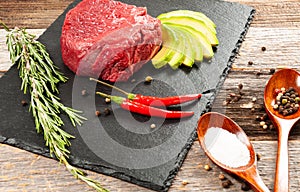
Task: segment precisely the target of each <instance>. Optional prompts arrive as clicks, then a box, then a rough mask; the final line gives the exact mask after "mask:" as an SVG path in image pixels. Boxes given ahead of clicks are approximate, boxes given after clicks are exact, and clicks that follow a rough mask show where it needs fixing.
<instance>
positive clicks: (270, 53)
mask: <svg viewBox="0 0 300 192" xmlns="http://www.w3.org/2000/svg"><path fill="white" fill-rule="evenodd" d="M230 1H232V2H240V3H243V4H247V5H250V6H253V7H255V9H256V10H257V13H256V15H255V18H254V22H253V23H252V25H251V27H250V29H249V31H248V33H247V35H246V38H245V41H244V42H243V44H242V47H241V49H240V52H239V55H237V57H236V59H235V61H234V63H233V67H232V70H231V71H230V73H229V75H228V77H227V79H226V80H225V82H224V85H223V87H222V89H221V90H220V91H219V93H218V96H217V98H216V100H215V102H214V103H213V105H212V110H213V111H218V112H222V113H224V114H226V115H227V116H229V117H231V118H232V119H233V120H235V121H236V122H237V123H238V124H239V125H240V126H241V127H242V128H243V129H244V130H245V132H246V133H247V134H248V136H249V137H250V140H251V141H252V143H253V144H254V147H255V149H256V152H258V153H259V154H261V160H260V161H259V162H258V168H259V172H260V174H261V176H262V179H263V180H264V181H265V183H266V185H267V186H268V187H269V188H270V190H272V189H273V182H274V174H275V158H276V147H277V146H276V145H277V142H276V140H277V133H276V131H275V130H269V129H268V130H264V129H262V128H261V127H260V126H259V121H257V120H255V117H256V116H257V115H259V116H261V115H263V114H264V109H263V108H262V104H263V90H264V86H265V83H266V81H267V80H268V79H269V78H270V77H271V74H270V69H272V68H274V69H279V68H282V67H287V66H288V67H292V68H294V69H297V70H298V71H299V70H300V63H299V62H300V30H299V29H300V12H299V9H300V2H299V0H265V1H261V0H230ZM71 2H72V0H40V1H35V0H10V1H0V20H2V21H4V22H5V23H7V24H8V26H10V27H14V26H20V27H27V28H31V29H32V30H30V32H32V33H34V34H41V33H42V32H43V31H44V29H45V28H47V27H48V26H49V25H50V24H51V23H52V22H53V21H54V20H55V19H56V17H57V16H58V15H60V14H61V13H62V12H63V10H64V9H65V8H66V7H67V5H68V4H69V3H71ZM4 37H5V33H4V30H0V74H1V73H2V74H3V73H4V72H5V71H6V70H8V69H9V66H10V65H11V64H10V62H9V58H8V54H7V51H6V47H5V42H4V41H5V38H4ZM263 46H264V47H266V51H262V50H261V47H263ZM249 61H252V62H253V64H252V65H249V64H248V62H249ZM240 83H242V84H243V89H242V90H243V92H244V95H243V97H242V98H241V99H240V100H239V101H238V102H235V103H230V104H228V105H224V101H225V100H226V98H227V97H228V94H230V93H233V92H236V91H237V86H238V84H240ZM254 97H255V98H256V99H257V101H256V102H252V99H253V98H254ZM252 108H253V109H252ZM299 128H300V125H299V123H298V124H297V125H296V127H294V129H292V132H291V134H290V138H289V139H290V141H289V158H290V170H291V171H290V191H291V192H295V191H298V189H299V188H300V177H299V175H300V174H299V173H300V166H299V146H300V129H299ZM205 164H210V165H211V167H212V170H211V171H206V170H205V169H204V168H203V167H204V165H205ZM220 172H222V173H224V172H223V171H221V170H220V169H219V168H218V167H216V166H215V165H213V164H212V163H211V162H210V161H209V160H208V159H207V157H206V156H205V155H204V153H203V151H202V149H201V148H200V147H199V143H198V141H195V143H194V145H193V146H192V148H191V150H190V151H189V153H188V155H187V158H186V160H185V161H184V164H183V166H182V167H181V169H180V171H179V173H178V174H177V176H176V178H175V180H174V182H173V185H172V187H171V189H170V191H207V192H208V191H241V189H240V187H241V181H240V180H238V179H237V178H234V177H232V176H229V175H227V174H225V173H224V174H225V175H226V177H228V178H230V180H231V181H232V182H233V184H234V185H232V186H231V187H230V188H229V189H223V188H222V187H221V181H220V180H219V179H218V175H219V173H220ZM88 173H89V174H90V176H91V177H92V178H94V179H97V180H99V181H100V182H101V183H102V184H103V185H104V187H106V188H107V189H109V190H111V191H122V192H123V191H133V192H137V191H150V190H148V189H145V188H142V187H139V186H136V185H133V184H130V183H127V182H123V181H120V180H118V179H115V178H112V177H108V176H105V175H102V174H97V173H93V172H90V171H88ZM183 183H187V184H186V185H184V184H183ZM0 191H55V192H64V191H93V190H92V189H91V188H89V187H87V186H86V185H85V184H84V183H82V182H80V181H78V180H75V179H74V178H73V176H72V175H71V174H69V173H68V172H67V171H66V170H65V168H64V167H63V166H59V165H58V163H57V162H56V161H54V160H52V159H48V158H44V157H42V156H39V155H35V154H32V153H29V152H26V151H23V150H20V149H17V148H14V147H11V146H8V145H3V144H1V145H0Z"/></svg>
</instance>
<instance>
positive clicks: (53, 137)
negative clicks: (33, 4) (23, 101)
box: [0, 22, 107, 192]
mask: <svg viewBox="0 0 300 192" xmlns="http://www.w3.org/2000/svg"><path fill="white" fill-rule="evenodd" d="M0 25H2V26H3V27H4V29H5V30H6V31H7V33H8V34H7V39H6V44H7V48H8V51H9V54H10V59H11V61H12V63H13V64H15V65H17V66H18V70H19V76H20V78H21V80H22V84H21V90H22V91H23V92H24V94H26V93H27V91H28V92H29V94H30V97H31V98H30V107H29V110H30V111H31V113H32V116H33V117H34V122H35V127H36V130H37V132H38V133H43V135H44V140H45V145H46V146H47V147H48V148H49V150H50V155H51V156H53V155H54V156H55V157H56V158H57V159H58V160H59V161H60V162H62V163H63V164H64V165H65V166H66V168H67V170H68V171H69V172H70V173H72V174H73V175H74V177H75V178H77V179H80V180H82V181H84V182H85V183H86V184H88V185H89V186H91V187H93V188H94V189H96V190H97V191H101V192H107V190H106V189H104V188H103V187H102V186H101V185H100V183H98V182H97V181H94V180H92V179H90V178H88V177H87V176H86V174H85V173H84V172H83V171H81V170H79V169H78V168H76V167H73V166H72V165H70V164H69V162H68V161H67V159H68V157H69V154H70V151H69V150H68V147H69V146H70V145H71V142H70V139H73V138H74V136H72V135H71V134H69V133H67V132H65V131H64V130H63V129H62V128H61V126H63V125H64V122H63V121H62V119H61V118H60V114H61V112H64V113H65V114H66V115H67V116H68V117H69V119H70V121H71V123H72V124H73V126H76V125H81V124H82V122H83V121H84V120H86V118H84V117H82V116H81V115H80V113H81V112H80V111H78V110H75V109H72V108H70V107H67V106H65V105H64V104H62V103H61V102H60V99H59V97H58V96H56V95H55V93H58V92H59V91H58V89H57V84H58V83H60V82H66V81H67V78H66V77H65V76H64V75H63V74H62V73H61V72H59V71H58V68H57V67H56V66H55V65H53V62H52V60H51V58H50V56H49V54H48V53H47V51H46V48H45V46H44V45H43V44H41V43H40V42H39V41H37V40H35V35H32V34H29V33H27V32H26V30H25V29H23V28H22V29H19V28H17V27H16V28H14V29H9V28H8V27H7V26H6V25H5V24H4V23H1V22H0ZM48 86H50V88H48Z"/></svg>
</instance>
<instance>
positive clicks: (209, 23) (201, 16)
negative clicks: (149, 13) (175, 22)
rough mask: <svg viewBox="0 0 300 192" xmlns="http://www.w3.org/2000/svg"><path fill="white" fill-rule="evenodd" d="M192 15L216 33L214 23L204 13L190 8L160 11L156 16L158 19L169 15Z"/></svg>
mask: <svg viewBox="0 0 300 192" xmlns="http://www.w3.org/2000/svg"><path fill="white" fill-rule="evenodd" d="M181 16H182V17H193V18H194V19H196V20H200V21H203V22H204V23H205V24H206V25H207V27H208V28H210V30H211V31H212V32H214V33H215V34H216V33H217V31H216V24H215V23H214V22H213V21H212V20H211V19H210V18H208V17H207V16H206V15H205V14H203V13H201V12H197V11H191V10H175V11H170V12H168V13H162V14H160V15H159V16H158V17H157V18H158V19H160V20H161V19H163V18H169V17H181Z"/></svg>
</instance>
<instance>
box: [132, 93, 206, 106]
mask: <svg viewBox="0 0 300 192" xmlns="http://www.w3.org/2000/svg"><path fill="white" fill-rule="evenodd" d="M201 96H202V94H201V93H199V94H189V95H181V96H171V97H163V98H162V97H153V96H144V95H140V94H136V95H134V97H133V99H132V101H135V102H138V103H142V104H144V105H151V106H155V107H162V106H170V105H178V104H181V103H186V102H189V101H193V100H196V99H200V98H201ZM129 99H130V98H129Z"/></svg>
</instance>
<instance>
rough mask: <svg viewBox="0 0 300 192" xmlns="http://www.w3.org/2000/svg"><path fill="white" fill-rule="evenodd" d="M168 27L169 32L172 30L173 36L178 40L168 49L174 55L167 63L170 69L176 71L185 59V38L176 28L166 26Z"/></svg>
mask: <svg viewBox="0 0 300 192" xmlns="http://www.w3.org/2000/svg"><path fill="white" fill-rule="evenodd" d="M168 27H169V29H170V30H172V31H173V32H174V33H175V35H176V36H177V38H178V41H177V42H176V45H175V46H174V47H170V49H172V51H173V52H174V55H173V56H172V58H171V59H170V60H169V61H168V63H169V65H170V67H171V68H172V69H177V68H178V67H179V66H180V65H181V64H182V62H183V61H184V59H185V57H186V53H185V51H186V50H185V44H186V37H185V36H184V35H183V34H182V33H181V32H180V31H178V30H176V28H174V27H172V26H168Z"/></svg>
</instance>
